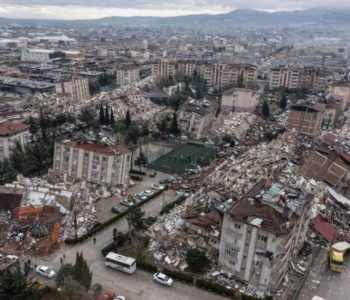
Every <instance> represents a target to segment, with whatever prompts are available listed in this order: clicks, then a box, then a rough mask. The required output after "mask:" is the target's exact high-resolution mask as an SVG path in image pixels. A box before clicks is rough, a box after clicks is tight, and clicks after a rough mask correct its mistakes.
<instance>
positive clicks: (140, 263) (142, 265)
mask: <svg viewBox="0 0 350 300" xmlns="http://www.w3.org/2000/svg"><path fill="white" fill-rule="evenodd" d="M136 266H137V267H138V268H140V269H143V270H145V271H148V272H154V273H155V272H157V271H158V267H157V266H156V265H154V264H150V263H146V262H144V261H142V260H137V261H136Z"/></svg>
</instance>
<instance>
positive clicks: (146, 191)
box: [142, 190, 153, 196]
mask: <svg viewBox="0 0 350 300" xmlns="http://www.w3.org/2000/svg"><path fill="white" fill-rule="evenodd" d="M142 193H143V194H144V195H145V196H151V195H153V192H152V191H150V190H145V191H143V192H142Z"/></svg>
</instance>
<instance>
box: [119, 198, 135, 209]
mask: <svg viewBox="0 0 350 300" xmlns="http://www.w3.org/2000/svg"><path fill="white" fill-rule="evenodd" d="M120 204H121V205H125V206H127V207H132V206H134V205H135V203H134V202H133V201H132V200H129V199H123V200H122V201H120Z"/></svg>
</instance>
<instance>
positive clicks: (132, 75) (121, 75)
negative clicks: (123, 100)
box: [116, 66, 140, 86]
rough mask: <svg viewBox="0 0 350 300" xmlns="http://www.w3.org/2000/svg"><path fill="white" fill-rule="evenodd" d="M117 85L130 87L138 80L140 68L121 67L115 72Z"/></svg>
mask: <svg viewBox="0 0 350 300" xmlns="http://www.w3.org/2000/svg"><path fill="white" fill-rule="evenodd" d="M116 77H117V79H116V80H117V85H119V86H123V85H132V84H134V83H137V82H138V81H139V80H140V68H139V67H132V66H123V67H120V68H118V69H117V70H116Z"/></svg>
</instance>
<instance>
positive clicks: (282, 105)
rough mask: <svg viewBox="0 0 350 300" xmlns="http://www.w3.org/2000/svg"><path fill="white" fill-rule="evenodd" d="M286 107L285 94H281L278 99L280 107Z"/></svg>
mask: <svg viewBox="0 0 350 300" xmlns="http://www.w3.org/2000/svg"><path fill="white" fill-rule="evenodd" d="M286 107H287V97H286V95H284V94H283V95H282V97H281V101H280V108H282V109H286Z"/></svg>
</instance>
